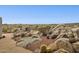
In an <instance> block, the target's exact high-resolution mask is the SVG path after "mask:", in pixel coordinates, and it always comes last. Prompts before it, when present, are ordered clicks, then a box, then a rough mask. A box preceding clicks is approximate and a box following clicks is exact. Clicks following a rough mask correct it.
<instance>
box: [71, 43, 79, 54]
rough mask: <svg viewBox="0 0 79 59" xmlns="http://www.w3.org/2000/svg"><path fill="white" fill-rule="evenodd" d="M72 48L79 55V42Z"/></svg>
mask: <svg viewBox="0 0 79 59" xmlns="http://www.w3.org/2000/svg"><path fill="white" fill-rule="evenodd" d="M72 46H73V49H74V51H75V52H77V53H79V42H75V43H73V44H72Z"/></svg>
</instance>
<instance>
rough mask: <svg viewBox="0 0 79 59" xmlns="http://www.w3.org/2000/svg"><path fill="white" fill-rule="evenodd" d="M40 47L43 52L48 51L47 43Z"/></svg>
mask: <svg viewBox="0 0 79 59" xmlns="http://www.w3.org/2000/svg"><path fill="white" fill-rule="evenodd" d="M40 49H41V51H40V52H41V53H47V46H46V45H42V46H41V47H40Z"/></svg>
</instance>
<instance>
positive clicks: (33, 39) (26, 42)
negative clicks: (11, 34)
mask: <svg viewBox="0 0 79 59" xmlns="http://www.w3.org/2000/svg"><path fill="white" fill-rule="evenodd" d="M20 40H21V41H20V42H17V43H16V45H17V46H20V47H24V48H28V47H30V45H32V43H34V42H37V41H41V38H39V37H35V36H34V37H24V38H21V39H20Z"/></svg>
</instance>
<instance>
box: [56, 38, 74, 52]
mask: <svg viewBox="0 0 79 59" xmlns="http://www.w3.org/2000/svg"><path fill="white" fill-rule="evenodd" d="M55 44H56V46H57V48H58V49H61V48H62V49H64V50H67V51H69V52H73V48H72V45H71V43H70V42H69V39H68V38H60V39H57V40H56V41H55Z"/></svg>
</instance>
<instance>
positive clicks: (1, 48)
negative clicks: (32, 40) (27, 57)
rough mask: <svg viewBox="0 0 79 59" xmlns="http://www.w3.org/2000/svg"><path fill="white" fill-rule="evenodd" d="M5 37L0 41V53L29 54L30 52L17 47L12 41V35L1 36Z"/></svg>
mask: <svg viewBox="0 0 79 59" xmlns="http://www.w3.org/2000/svg"><path fill="white" fill-rule="evenodd" d="M3 35H5V36H6V38H4V39H0V53H31V52H32V51H30V50H27V49H24V48H21V47H17V46H16V42H15V41H14V40H12V39H11V38H12V36H13V34H12V33H7V34H3Z"/></svg>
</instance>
